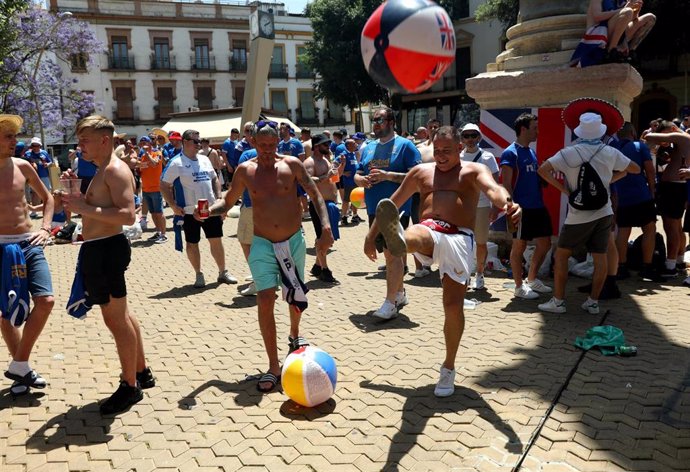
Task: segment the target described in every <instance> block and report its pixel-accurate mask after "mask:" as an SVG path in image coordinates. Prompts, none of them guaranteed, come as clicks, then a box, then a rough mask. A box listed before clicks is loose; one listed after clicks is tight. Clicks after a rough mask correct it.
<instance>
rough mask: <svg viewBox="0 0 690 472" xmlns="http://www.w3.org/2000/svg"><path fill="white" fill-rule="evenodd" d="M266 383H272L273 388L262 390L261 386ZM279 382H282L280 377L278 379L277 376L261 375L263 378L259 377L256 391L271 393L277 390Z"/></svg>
mask: <svg viewBox="0 0 690 472" xmlns="http://www.w3.org/2000/svg"><path fill="white" fill-rule="evenodd" d="M266 382H270V383H271V386H270V387H268V388H261V386H260V385H259V384H262V383H266ZM278 382H280V375H279V376H277V377H276V376H275V374H272V373H271V372H266V373H265V374H261V377H259V381H258V382H257V383H256V389H257V390H258V391H259V392H261V393H269V392H272V391H273V390H275V388H276V387H277V386H278Z"/></svg>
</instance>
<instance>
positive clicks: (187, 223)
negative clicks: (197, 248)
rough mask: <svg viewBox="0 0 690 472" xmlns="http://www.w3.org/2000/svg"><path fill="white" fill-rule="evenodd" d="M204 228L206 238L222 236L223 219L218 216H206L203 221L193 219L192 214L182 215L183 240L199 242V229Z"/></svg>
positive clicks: (193, 242)
mask: <svg viewBox="0 0 690 472" xmlns="http://www.w3.org/2000/svg"><path fill="white" fill-rule="evenodd" d="M202 228H203V229H204V236H206V239H212V238H222V237H223V220H222V219H221V217H220V216H211V217H210V218H206V220H204V222H203V223H200V222H199V221H197V220H195V219H194V217H193V216H192V215H184V223H183V225H182V229H183V230H184V240H185V242H187V243H191V244H199V241H200V240H201V229H202Z"/></svg>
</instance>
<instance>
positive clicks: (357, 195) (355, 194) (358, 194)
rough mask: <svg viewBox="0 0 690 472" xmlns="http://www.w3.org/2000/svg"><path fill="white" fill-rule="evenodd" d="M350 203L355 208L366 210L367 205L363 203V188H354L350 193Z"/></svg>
mask: <svg viewBox="0 0 690 472" xmlns="http://www.w3.org/2000/svg"><path fill="white" fill-rule="evenodd" d="M350 203H352V206H354V207H355V208H366V207H367V205H366V203H364V187H355V188H353V189H352V192H350Z"/></svg>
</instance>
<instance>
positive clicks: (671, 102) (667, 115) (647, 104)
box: [632, 83, 678, 134]
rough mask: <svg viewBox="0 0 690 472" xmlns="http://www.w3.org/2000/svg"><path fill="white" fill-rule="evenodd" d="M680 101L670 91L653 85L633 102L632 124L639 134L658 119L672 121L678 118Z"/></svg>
mask: <svg viewBox="0 0 690 472" xmlns="http://www.w3.org/2000/svg"><path fill="white" fill-rule="evenodd" d="M677 108H678V99H677V98H676V97H674V96H673V95H671V94H670V93H669V91H668V90H666V89H665V88H663V87H659V86H658V84H656V83H653V84H652V87H651V88H650V89H648V90H647V91H645V92H643V93H642V95H640V96H639V97H637V98H636V99H635V101H634V102H633V106H632V109H633V112H632V123H633V124H634V125H635V128H637V131H638V134H639V133H642V131H644V130H645V129H647V128H648V127H649V122H650V121H652V120H655V119H657V118H663V119H665V120H671V119H673V118H675V117H676V110H677Z"/></svg>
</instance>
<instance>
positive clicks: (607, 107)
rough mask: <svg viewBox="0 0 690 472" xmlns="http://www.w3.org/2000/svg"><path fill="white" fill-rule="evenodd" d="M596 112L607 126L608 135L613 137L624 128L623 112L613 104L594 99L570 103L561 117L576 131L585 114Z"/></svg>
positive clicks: (584, 98) (580, 99) (583, 99)
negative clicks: (581, 117)
mask: <svg viewBox="0 0 690 472" xmlns="http://www.w3.org/2000/svg"><path fill="white" fill-rule="evenodd" d="M587 112H594V113H598V114H599V115H601V121H602V122H603V123H604V124H605V125H606V134H607V135H608V136H613V135H614V134H616V132H618V130H619V129H621V127H622V126H623V123H624V122H625V118H623V114H622V113H621V111H620V110H619V109H618V108H616V106H615V105H613V104H612V103H609V102H607V101H606V100H602V99H600V98H594V97H583V98H578V99H575V100H573V101H572V102H570V103H568V105H566V107H565V108H564V109H563V113H562V115H561V117H562V118H563V123H565V125H566V126H567V127H568V128H570V129H571V130H574V129H575V128H577V127H578V126H579V125H580V116H581V115H582V114H583V113H587Z"/></svg>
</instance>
